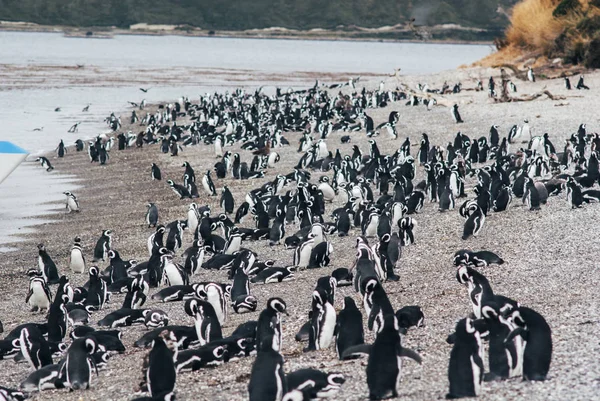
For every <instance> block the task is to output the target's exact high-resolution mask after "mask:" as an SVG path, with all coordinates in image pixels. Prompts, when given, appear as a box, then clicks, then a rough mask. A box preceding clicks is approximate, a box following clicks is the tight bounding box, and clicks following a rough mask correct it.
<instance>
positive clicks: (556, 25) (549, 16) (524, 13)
mask: <svg viewBox="0 0 600 401" xmlns="http://www.w3.org/2000/svg"><path fill="white" fill-rule="evenodd" d="M497 46H498V47H499V49H500V51H499V52H498V53H496V54H494V55H492V56H491V57H489V58H488V59H487V60H485V61H484V63H483V64H484V65H485V64H487V65H493V64H495V63H499V62H502V61H506V60H508V59H514V58H515V57H516V56H522V57H524V58H531V57H535V58H538V59H540V60H544V59H546V60H548V59H555V58H561V59H563V61H564V62H566V63H569V64H583V65H584V66H585V67H588V68H600V0H523V1H522V2H520V3H519V4H517V5H516V6H515V7H514V8H513V10H512V15H511V19H510V25H509V27H508V28H507V30H506V35H505V38H504V39H502V40H499V41H498V42H497ZM542 62H543V61H542Z"/></svg>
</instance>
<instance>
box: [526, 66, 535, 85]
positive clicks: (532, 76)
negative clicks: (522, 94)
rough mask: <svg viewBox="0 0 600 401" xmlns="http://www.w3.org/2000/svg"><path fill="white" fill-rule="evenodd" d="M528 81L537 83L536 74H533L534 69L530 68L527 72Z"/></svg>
mask: <svg viewBox="0 0 600 401" xmlns="http://www.w3.org/2000/svg"><path fill="white" fill-rule="evenodd" d="M527 80H528V81H529V82H535V73H534V72H533V68H531V67H529V69H528V70H527Z"/></svg>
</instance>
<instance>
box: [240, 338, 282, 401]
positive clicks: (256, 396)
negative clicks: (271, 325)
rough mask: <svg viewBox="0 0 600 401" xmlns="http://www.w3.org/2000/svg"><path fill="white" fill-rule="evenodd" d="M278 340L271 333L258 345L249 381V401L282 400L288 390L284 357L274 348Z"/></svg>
mask: <svg viewBox="0 0 600 401" xmlns="http://www.w3.org/2000/svg"><path fill="white" fill-rule="evenodd" d="M277 341H278V340H277V339H276V338H274V336H273V335H269V336H267V337H264V338H263V339H262V342H261V343H260V344H258V345H257V349H258V356H257V357H256V360H255V361H254V365H252V372H251V373H250V382H249V383H248V393H249V395H250V399H249V401H281V400H282V398H283V395H284V394H285V393H286V392H287V382H286V377H285V372H284V371H283V363H284V361H283V357H282V356H281V354H280V353H279V352H278V351H276V350H275V349H274V348H275V343H276V342H277Z"/></svg>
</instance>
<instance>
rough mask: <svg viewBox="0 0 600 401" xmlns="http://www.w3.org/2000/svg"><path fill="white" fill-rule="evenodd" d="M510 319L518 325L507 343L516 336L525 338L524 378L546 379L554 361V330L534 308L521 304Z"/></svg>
mask: <svg viewBox="0 0 600 401" xmlns="http://www.w3.org/2000/svg"><path fill="white" fill-rule="evenodd" d="M509 319H510V321H511V322H512V323H514V324H515V325H516V327H515V329H514V330H513V331H512V332H511V333H510V334H509V335H508V336H507V337H506V340H505V343H506V342H509V341H512V340H513V339H514V338H515V337H516V336H520V337H521V338H522V339H523V344H524V347H525V351H524V352H523V380H528V381H544V380H546V377H547V375H548V371H549V370H550V363H551V361H552V330H551V329H550V326H549V325H548V323H547V322H546V319H544V317H543V316H542V315H540V314H539V313H538V312H536V311H534V310H533V309H530V308H526V307H523V306H520V307H519V308H517V309H515V310H513V311H512V312H511V313H510V315H509Z"/></svg>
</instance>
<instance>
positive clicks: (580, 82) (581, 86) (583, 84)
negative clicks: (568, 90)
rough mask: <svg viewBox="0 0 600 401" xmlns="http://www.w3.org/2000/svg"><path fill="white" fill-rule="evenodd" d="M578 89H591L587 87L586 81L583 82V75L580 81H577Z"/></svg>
mask: <svg viewBox="0 0 600 401" xmlns="http://www.w3.org/2000/svg"><path fill="white" fill-rule="evenodd" d="M575 88H576V89H590V88H589V86H587V85H586V84H585V83H584V81H583V75H580V76H579V80H578V81H577V86H575Z"/></svg>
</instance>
